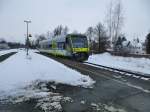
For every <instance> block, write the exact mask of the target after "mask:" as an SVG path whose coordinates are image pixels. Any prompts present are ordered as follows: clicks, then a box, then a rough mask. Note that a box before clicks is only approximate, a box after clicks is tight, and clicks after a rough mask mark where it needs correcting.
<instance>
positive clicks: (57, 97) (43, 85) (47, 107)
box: [0, 49, 95, 112]
mask: <svg viewBox="0 0 150 112" xmlns="http://www.w3.org/2000/svg"><path fill="white" fill-rule="evenodd" d="M35 52H37V50H29V56H26V52H25V50H24V49H23V50H18V53H16V54H15V55H13V56H11V57H9V58H8V59H7V60H5V61H3V62H1V63H0V103H2V104H3V103H4V104H7V103H13V104H18V103H22V102H26V101H31V99H32V100H36V102H37V104H36V106H35V108H36V107H38V108H40V109H42V110H43V111H45V112H50V111H53V112H55V111H56V112H62V106H61V103H62V102H72V99H71V98H70V97H64V96H63V95H61V94H60V93H53V91H52V92H51V91H49V89H48V87H47V83H48V82H55V84H57V83H63V84H68V85H72V86H82V87H92V85H93V84H94V83H95V81H93V80H92V79H91V78H90V77H89V76H85V75H82V74H80V73H79V72H77V71H75V70H72V69H70V68H68V67H66V66H65V65H63V64H61V63H58V62H56V61H54V60H52V59H50V58H48V57H45V56H42V55H40V54H37V53H35ZM51 86H52V88H54V89H56V87H55V85H54V86H53V85H51Z"/></svg>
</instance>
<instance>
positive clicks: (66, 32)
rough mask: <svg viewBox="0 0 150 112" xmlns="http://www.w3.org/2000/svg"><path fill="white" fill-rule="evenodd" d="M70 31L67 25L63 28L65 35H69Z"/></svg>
mask: <svg viewBox="0 0 150 112" xmlns="http://www.w3.org/2000/svg"><path fill="white" fill-rule="evenodd" d="M68 32H69V28H68V27H67V26H65V27H64V28H63V31H62V33H63V34H64V35H67V34H68Z"/></svg>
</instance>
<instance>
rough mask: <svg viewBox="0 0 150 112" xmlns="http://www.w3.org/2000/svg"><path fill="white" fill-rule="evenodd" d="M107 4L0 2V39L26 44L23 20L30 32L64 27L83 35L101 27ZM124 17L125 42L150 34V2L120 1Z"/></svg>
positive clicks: (84, 0)
mask: <svg viewBox="0 0 150 112" xmlns="http://www.w3.org/2000/svg"><path fill="white" fill-rule="evenodd" d="M109 3H110V0H0V37H4V38H5V39H6V40H11V41H21V42H23V41H24V40H25V36H24V34H25V33H26V24H25V23H24V20H25V19H30V20H31V21H32V23H31V24H30V25H29V31H30V33H32V35H33V36H34V35H35V34H41V33H46V32H47V31H48V30H53V29H54V28H55V27H56V26H57V25H59V24H62V25H67V26H68V27H69V29H70V31H74V30H77V31H79V32H81V33H84V32H85V31H86V29H87V27H89V26H95V25H96V24H97V23H98V22H102V23H104V20H105V17H106V11H107V6H108V4H109ZM122 3H123V8H124V14H125V15H124V16H125V21H124V22H125V25H124V28H123V32H124V33H125V34H126V35H127V38H128V39H132V38H134V37H135V36H139V37H140V38H141V39H144V38H145V37H144V36H145V35H146V34H147V33H148V31H150V7H149V6H150V0H122Z"/></svg>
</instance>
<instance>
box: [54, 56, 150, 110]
mask: <svg viewBox="0 0 150 112" xmlns="http://www.w3.org/2000/svg"><path fill="white" fill-rule="evenodd" d="M53 59H55V60H57V61H59V62H61V63H63V64H65V65H67V66H69V67H71V68H73V69H76V70H78V71H79V72H81V73H83V74H86V75H89V76H90V77H92V78H93V79H94V80H95V81H96V84H95V86H94V88H93V89H91V90H89V89H80V90H78V91H75V92H74V93H72V92H71V93H70V92H69V91H68V92H66V93H65V94H66V95H67V96H70V97H73V99H75V101H76V103H69V104H68V105H64V109H65V110H66V112H69V111H72V112H77V111H86V109H87V108H88V106H82V105H79V101H82V100H85V101H87V102H88V103H91V102H95V103H99V102H100V103H101V104H107V105H109V106H110V105H111V106H114V107H115V108H121V109H123V110H125V111H127V112H150V81H145V80H141V79H137V78H134V77H129V76H122V75H120V74H118V73H114V72H110V71H106V70H102V69H99V68H95V67H92V66H89V65H85V64H82V63H78V62H73V61H70V60H67V59H57V58H53ZM68 107H69V108H68ZM77 107H78V108H77ZM73 110H74V111H73Z"/></svg>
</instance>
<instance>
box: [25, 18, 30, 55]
mask: <svg viewBox="0 0 150 112" xmlns="http://www.w3.org/2000/svg"><path fill="white" fill-rule="evenodd" d="M24 22H25V23H26V24H27V40H26V48H27V55H28V50H29V34H28V24H29V23H31V21H29V20H24Z"/></svg>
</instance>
